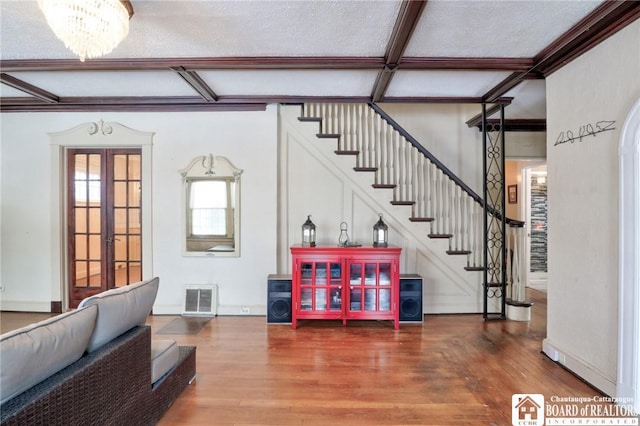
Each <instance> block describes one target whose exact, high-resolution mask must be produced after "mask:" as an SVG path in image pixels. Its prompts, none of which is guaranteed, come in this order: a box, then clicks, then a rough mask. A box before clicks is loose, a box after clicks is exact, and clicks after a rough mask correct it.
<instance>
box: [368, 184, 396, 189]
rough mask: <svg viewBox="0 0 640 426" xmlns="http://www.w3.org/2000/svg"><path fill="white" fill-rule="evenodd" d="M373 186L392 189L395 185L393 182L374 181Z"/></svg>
mask: <svg viewBox="0 0 640 426" xmlns="http://www.w3.org/2000/svg"><path fill="white" fill-rule="evenodd" d="M371 186H373V187H374V188H384V189H393V188H395V187H396V186H397V185H396V184H393V183H374V184H373V185H371Z"/></svg>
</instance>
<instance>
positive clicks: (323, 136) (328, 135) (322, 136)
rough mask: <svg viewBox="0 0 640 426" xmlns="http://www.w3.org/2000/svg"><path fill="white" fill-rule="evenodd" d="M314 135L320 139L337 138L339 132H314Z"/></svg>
mask: <svg viewBox="0 0 640 426" xmlns="http://www.w3.org/2000/svg"><path fill="white" fill-rule="evenodd" d="M316 137H318V138H320V139H333V138H339V137H340V133H316Z"/></svg>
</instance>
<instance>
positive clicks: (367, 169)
mask: <svg viewBox="0 0 640 426" xmlns="http://www.w3.org/2000/svg"><path fill="white" fill-rule="evenodd" d="M353 170H355V171H356V172H377V171H378V168H377V167H354V168H353Z"/></svg>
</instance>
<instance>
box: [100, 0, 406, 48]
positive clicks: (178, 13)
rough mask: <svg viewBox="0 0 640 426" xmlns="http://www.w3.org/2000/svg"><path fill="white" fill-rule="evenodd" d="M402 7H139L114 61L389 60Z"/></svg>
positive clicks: (338, 4)
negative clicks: (336, 57)
mask: <svg viewBox="0 0 640 426" xmlns="http://www.w3.org/2000/svg"><path fill="white" fill-rule="evenodd" d="M400 4H401V2H400V1H397V0H393V1H341V0H338V1H336V0H334V1H290V0H286V1H280V0H278V1H236V0H234V1H180V2H176V1H135V2H133V7H134V10H135V15H134V16H133V18H132V20H131V26H130V32H129V36H128V37H127V39H126V40H124V42H122V44H121V45H120V46H119V47H118V48H117V50H116V52H114V54H112V55H110V56H112V57H143V58H144V57H189V56H191V57H232V56H334V55H340V56H378V57H382V56H384V52H385V49H386V46H387V43H388V41H389V38H390V36H391V33H392V31H393V26H394V24H395V20H396V17H397V14H398V11H399V9H400Z"/></svg>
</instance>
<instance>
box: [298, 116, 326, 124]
mask: <svg viewBox="0 0 640 426" xmlns="http://www.w3.org/2000/svg"><path fill="white" fill-rule="evenodd" d="M298 121H302V122H316V123H317V122H320V121H322V118H320V117H298Z"/></svg>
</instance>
